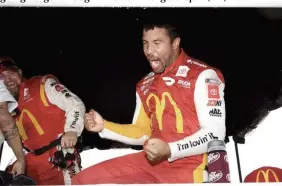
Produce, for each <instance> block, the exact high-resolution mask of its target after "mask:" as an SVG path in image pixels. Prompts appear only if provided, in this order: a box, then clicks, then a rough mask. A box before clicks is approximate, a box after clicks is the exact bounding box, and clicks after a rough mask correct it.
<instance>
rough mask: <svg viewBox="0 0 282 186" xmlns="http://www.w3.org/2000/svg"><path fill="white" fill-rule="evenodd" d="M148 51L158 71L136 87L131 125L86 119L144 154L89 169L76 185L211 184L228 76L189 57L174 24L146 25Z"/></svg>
mask: <svg viewBox="0 0 282 186" xmlns="http://www.w3.org/2000/svg"><path fill="white" fill-rule="evenodd" d="M143 46H144V53H145V55H146V57H147V59H148V61H149V62H150V65H151V67H152V69H153V71H154V72H152V73H150V74H149V75H147V76H146V77H144V78H143V79H142V80H141V81H140V82H139V83H138V84H137V94H136V95H137V101H136V110H135V115H134V119H133V122H132V124H128V125H120V124H117V123H113V122H109V121H106V120H103V118H102V117H101V115H99V114H98V113H97V112H95V111H94V110H91V111H90V112H89V113H87V114H86V118H85V119H86V128H87V129H88V130H89V131H93V132H99V135H100V136H101V137H102V138H107V139H112V140H116V141H120V142H123V143H127V144H131V145H143V147H144V151H142V152H138V153H135V154H130V155H126V156H123V157H119V158H115V159H112V160H108V161H105V162H102V163H99V164H97V165H94V166H92V167H89V168H87V169H85V170H83V171H81V172H80V173H79V174H77V175H76V176H74V178H73V181H72V183H73V184H75V185H78V184H105V183H118V184H132V183H140V184H144V183H203V182H205V181H207V172H206V170H205V169H206V166H207V155H206V152H207V144H208V142H209V141H211V140H214V139H220V140H224V138H225V103H224V86H225V85H224V80H223V76H222V74H221V72H220V71H219V70H217V69H215V68H212V67H210V66H208V65H206V64H204V63H202V62H200V61H198V60H196V59H193V58H192V57H189V56H187V55H186V53H185V52H184V51H183V50H182V49H180V38H179V36H178V35H177V33H176V31H175V29H174V28H173V27H171V26H169V25H161V26H160V25H147V26H145V28H144V30H143Z"/></svg>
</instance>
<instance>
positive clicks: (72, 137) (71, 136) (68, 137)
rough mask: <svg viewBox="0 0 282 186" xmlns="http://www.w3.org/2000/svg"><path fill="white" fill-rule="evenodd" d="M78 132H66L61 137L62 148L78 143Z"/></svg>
mask: <svg viewBox="0 0 282 186" xmlns="http://www.w3.org/2000/svg"><path fill="white" fill-rule="evenodd" d="M76 142H77V133H76V132H74V131H68V132H66V133H65V134H64V135H63V137H62V139H61V146H62V148H72V147H74V146H75V145H76Z"/></svg>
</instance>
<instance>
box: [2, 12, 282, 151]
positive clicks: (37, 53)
mask: <svg viewBox="0 0 282 186" xmlns="http://www.w3.org/2000/svg"><path fill="white" fill-rule="evenodd" d="M0 17H1V26H0V29H1V31H0V33H1V39H0V41H1V48H0V54H1V55H10V56H11V57H12V58H13V59H14V60H15V62H16V63H18V64H19V66H20V67H22V69H23V71H24V75H25V76H26V77H31V76H34V75H43V74H49V73H51V74H54V75H55V76H57V77H58V78H59V80H60V81H61V82H62V83H64V84H65V85H66V86H67V87H68V88H69V89H70V90H71V91H72V92H74V93H75V94H77V95H78V96H79V97H80V98H81V99H82V100H83V101H84V103H85V105H86V106H87V109H90V108H94V109H96V110H97V111H98V112H100V113H101V114H102V116H104V118H105V119H108V120H112V121H115V122H119V123H130V122H131V120H132V117H133V112H134V109H135V84H136V83H137V82H138V80H140V78H142V77H143V76H144V75H145V74H146V73H148V72H149V71H150V67H149V64H148V62H147V61H146V59H145V57H144V55H143V51H142V42H141V36H142V24H143V22H144V20H148V19H158V20H161V21H162V22H167V23H171V24H174V25H176V26H177V27H178V29H179V31H180V33H181V34H182V46H183V48H184V49H185V51H186V52H187V53H188V54H189V55H190V56H192V57H194V58H198V59H200V60H202V61H204V62H206V63H208V64H210V65H212V66H215V67H217V68H219V69H220V70H221V71H222V72H223V74H224V76H225V80H226V91H225V98H226V105H227V130H228V135H232V134H233V133H234V132H235V131H236V130H238V129H240V128H242V127H243V126H244V125H246V124H248V123H249V122H251V120H252V111H253V110H254V109H256V108H257V107H258V106H260V105H261V104H262V102H263V101H264V99H265V96H266V95H270V93H271V90H272V89H271V87H272V85H273V84H275V83H272V82H273V80H274V78H276V77H278V76H279V72H280V70H281V69H282V68H281V67H282V63H281V61H282V57H281V47H280V44H281V41H282V36H281V35H282V34H281V33H282V32H281V31H282V22H281V21H279V20H272V21H271V20H268V19H266V18H264V17H263V16H262V15H261V14H260V13H259V12H258V10H257V9H255V8H253V9H239V8H238V9H233V8H232V9H231V8H228V9H227V8H226V9H221V8H218V9H210V8H205V9H199V8H182V9H179V8H170V9H165V8H161V9H141V8H136V9H134V8H131V9H126V8H108V9H106V8H76V9H74V8H66V9H63V8H1V11H0ZM274 87H275V86H274ZM276 88H278V87H276ZM50 125H51V124H50ZM84 139H85V140H84V142H85V144H88V145H90V144H91V145H92V144H93V145H94V146H96V147H98V148H108V147H109V145H110V144H111V142H109V141H107V142H106V141H105V143H103V142H104V141H102V140H101V139H99V137H98V136H97V134H88V133H86V132H85V133H84Z"/></svg>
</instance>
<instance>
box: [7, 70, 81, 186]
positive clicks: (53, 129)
mask: <svg viewBox="0 0 282 186" xmlns="http://www.w3.org/2000/svg"><path fill="white" fill-rule="evenodd" d="M2 75H3V76H4V77H5V80H4V83H5V84H6V86H7V89H8V90H9V91H10V92H11V94H12V95H13V96H14V97H15V98H16V99H17V100H18V104H19V105H18V110H19V114H18V115H17V118H16V119H17V126H18V129H19V133H20V135H21V138H22V142H23V145H24V147H25V148H26V150H27V151H28V153H27V154H26V174H27V175H28V176H30V177H32V178H33V179H34V180H35V181H36V183H37V184H38V185H64V184H67V185H70V184H71V177H72V176H73V175H74V174H76V173H77V172H79V171H80V159H79V155H78V152H77V151H76V150H75V148H74V146H75V145H76V143H77V138H78V136H80V135H81V133H82V130H83V129H84V114H85V106H84V104H83V102H82V101H81V100H80V99H79V98H78V97H77V96H76V95H75V94H73V93H72V92H70V91H69V90H68V89H67V88H66V87H65V86H63V85H62V84H61V83H60V82H59V81H58V80H57V79H56V78H55V77H54V76H52V75H45V76H36V77H33V78H31V79H24V78H22V71H21V70H20V69H18V68H13V69H8V70H6V71H4V72H2ZM70 157H71V158H70ZM11 166H13V165H11Z"/></svg>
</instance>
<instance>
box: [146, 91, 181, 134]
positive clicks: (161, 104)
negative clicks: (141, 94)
mask: <svg viewBox="0 0 282 186" xmlns="http://www.w3.org/2000/svg"><path fill="white" fill-rule="evenodd" d="M166 97H167V98H168V100H169V102H170V103H171V105H172V106H173V109H174V112H175V115H176V130H177V132H178V133H183V132H184V129H183V128H184V127H183V116H182V113H181V110H180V109H179V108H178V106H177V104H176V102H175V101H174V99H173V98H172V96H171V95H170V93H168V92H164V93H163V94H162V98H161V100H159V98H158V96H156V95H155V94H153V93H151V94H149V96H148V98H147V100H146V104H147V106H148V107H149V108H150V100H151V99H152V98H154V100H155V102H156V117H157V121H158V123H159V129H160V130H162V129H163V112H164V109H165V108H166Z"/></svg>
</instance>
